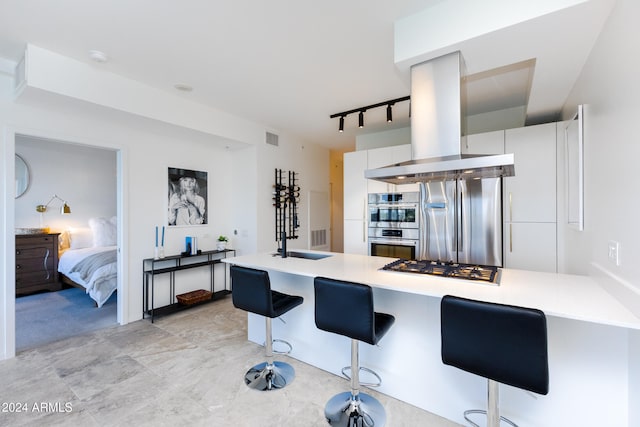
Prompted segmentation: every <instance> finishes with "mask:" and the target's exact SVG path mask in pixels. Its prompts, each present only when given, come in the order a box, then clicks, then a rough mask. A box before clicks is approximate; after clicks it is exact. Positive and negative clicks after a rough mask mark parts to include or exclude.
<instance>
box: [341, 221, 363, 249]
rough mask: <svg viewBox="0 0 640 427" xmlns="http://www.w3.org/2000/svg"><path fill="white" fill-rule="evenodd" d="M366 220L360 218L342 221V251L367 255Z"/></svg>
mask: <svg viewBox="0 0 640 427" xmlns="http://www.w3.org/2000/svg"><path fill="white" fill-rule="evenodd" d="M366 224H367V223H366V222H365V221H362V220H345V221H344V253H345V254H357V255H368V253H369V248H368V240H367V229H366Z"/></svg>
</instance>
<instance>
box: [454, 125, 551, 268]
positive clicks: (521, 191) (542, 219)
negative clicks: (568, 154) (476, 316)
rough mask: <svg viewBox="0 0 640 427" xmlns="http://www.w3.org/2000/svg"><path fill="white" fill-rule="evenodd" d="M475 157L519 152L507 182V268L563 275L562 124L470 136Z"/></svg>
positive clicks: (467, 147)
mask: <svg viewBox="0 0 640 427" xmlns="http://www.w3.org/2000/svg"><path fill="white" fill-rule="evenodd" d="M464 148H465V152H467V153H469V154H503V153H513V154H514V160H515V176H513V177H507V178H503V180H502V182H503V193H502V194H503V216H502V219H503V221H504V227H503V254H504V266H505V267H507V268H518V269H523V270H535V271H548V272H556V271H557V243H556V242H557V236H556V233H557V231H556V217H557V213H556V175H557V173H556V124H555V123H547V124H543V125H537V126H527V127H523V128H516V129H508V130H506V131H503V130H500V131H495V132H486V133H480V134H474V135H468V136H467V140H466V144H464Z"/></svg>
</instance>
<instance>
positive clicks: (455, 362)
mask: <svg viewBox="0 0 640 427" xmlns="http://www.w3.org/2000/svg"><path fill="white" fill-rule="evenodd" d="M440 311H441V312H440V317H441V336H442V362H443V363H444V364H446V365H451V366H455V367H456V368H460V369H462V370H464V371H467V372H471V373H472V374H476V375H480V376H482V377H485V378H487V380H488V389H487V394H488V402H487V410H486V411H485V410H480V409H472V410H468V411H465V412H464V418H465V419H466V420H467V421H468V422H469V423H470V424H471V425H473V426H476V427H477V426H478V425H477V424H475V423H474V422H473V421H471V420H470V419H469V417H468V416H469V415H470V414H486V415H487V427H498V426H499V425H500V420H502V421H504V422H506V423H507V424H509V425H511V426H514V427H517V426H516V424H515V423H514V422H513V421H511V420H509V419H507V418H505V417H501V416H500V412H499V395H498V385H499V383H503V384H508V385H511V386H513V387H518V388H521V389H524V390H529V391H532V392H534V393H538V394H542V395H546V394H547V393H548V392H549V362H548V355H547V320H546V317H545V315H544V313H543V312H542V311H540V310H536V309H531V308H523V307H515V306H510V305H503V304H495V303H488V302H482V301H474V300H469V299H464V298H459V297H454V296H451V295H446V296H444V297H443V298H442V303H441V305H440Z"/></svg>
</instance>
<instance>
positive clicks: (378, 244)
mask: <svg viewBox="0 0 640 427" xmlns="http://www.w3.org/2000/svg"><path fill="white" fill-rule="evenodd" d="M419 207H420V193H419V192H417V191H416V192H407V193H372V194H369V199H368V224H369V232H368V236H369V255H374V256H385V257H392V258H405V259H415V258H416V255H417V254H418V247H419V241H420V228H419V219H420V218H419V215H420V210H419Z"/></svg>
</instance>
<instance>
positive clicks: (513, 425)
mask: <svg viewBox="0 0 640 427" xmlns="http://www.w3.org/2000/svg"><path fill="white" fill-rule="evenodd" d="M469 414H483V415H485V416H486V415H487V411H485V410H484V409H469V410H468V411H464V419H465V420H467V422H468V423H469V424H471V425H472V426H473V427H480V426H479V425H478V424H476V423H474V422H473V421H471V420H470V419H469ZM500 421H504V422H505V423H507V424H509V425H510V426H511V427H518V425H517V424H516V423H514V422H513V421H511V420H510V419H509V418H505V417H503V416H502V415H500Z"/></svg>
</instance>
